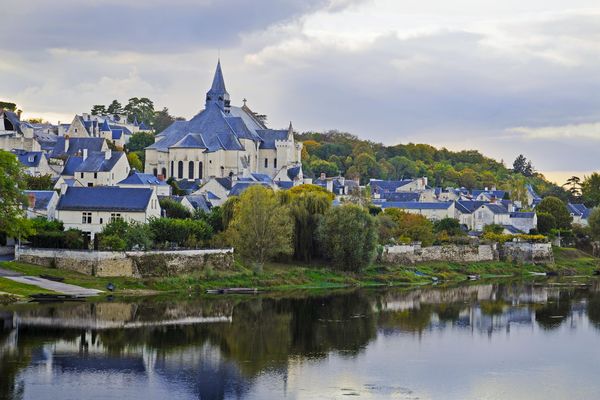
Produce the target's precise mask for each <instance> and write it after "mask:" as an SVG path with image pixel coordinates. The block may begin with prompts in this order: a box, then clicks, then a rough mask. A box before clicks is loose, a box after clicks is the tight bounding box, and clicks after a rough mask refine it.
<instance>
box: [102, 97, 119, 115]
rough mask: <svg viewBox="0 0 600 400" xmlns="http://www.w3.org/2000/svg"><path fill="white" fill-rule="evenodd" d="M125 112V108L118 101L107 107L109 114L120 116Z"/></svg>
mask: <svg viewBox="0 0 600 400" xmlns="http://www.w3.org/2000/svg"><path fill="white" fill-rule="evenodd" d="M122 112H123V106H122V105H121V103H119V102H118V101H117V100H113V101H112V103H110V104H109V105H108V107H106V113H107V114H113V115H114V114H120V113H122Z"/></svg>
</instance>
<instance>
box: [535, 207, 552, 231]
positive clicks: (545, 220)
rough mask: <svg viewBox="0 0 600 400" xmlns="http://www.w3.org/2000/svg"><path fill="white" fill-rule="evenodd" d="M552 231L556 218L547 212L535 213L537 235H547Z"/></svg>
mask: <svg viewBox="0 0 600 400" xmlns="http://www.w3.org/2000/svg"><path fill="white" fill-rule="evenodd" d="M553 229H556V218H554V216H553V215H552V214H550V213H547V212H538V213H537V230H538V232H539V233H541V234H543V235H547V234H548V233H550V232H552V230H553Z"/></svg>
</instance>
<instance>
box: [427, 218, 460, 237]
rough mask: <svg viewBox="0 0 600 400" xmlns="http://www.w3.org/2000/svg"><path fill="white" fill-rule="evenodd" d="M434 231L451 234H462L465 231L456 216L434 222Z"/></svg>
mask: <svg viewBox="0 0 600 400" xmlns="http://www.w3.org/2000/svg"><path fill="white" fill-rule="evenodd" d="M433 231H434V232H435V233H441V232H446V233H447V234H448V235H450V236H457V235H462V234H463V231H462V229H461V228H460V223H459V222H458V220H457V219H456V218H444V219H440V220H439V221H435V222H434V223H433Z"/></svg>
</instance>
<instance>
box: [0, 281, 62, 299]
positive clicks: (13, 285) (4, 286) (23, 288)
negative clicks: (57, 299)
mask: <svg viewBox="0 0 600 400" xmlns="http://www.w3.org/2000/svg"><path fill="white" fill-rule="evenodd" d="M0 292H4V293H8V294H12V295H16V296H21V297H28V296H31V295H32V294H38V293H54V292H52V291H51V290H46V289H42V288H40V287H38V286H34V285H26V284H24V283H19V282H15V281H13V280H10V279H7V278H2V277H0Z"/></svg>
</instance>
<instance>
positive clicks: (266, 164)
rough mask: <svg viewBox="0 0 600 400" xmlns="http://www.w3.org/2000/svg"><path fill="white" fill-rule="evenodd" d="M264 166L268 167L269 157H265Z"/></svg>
mask: <svg viewBox="0 0 600 400" xmlns="http://www.w3.org/2000/svg"><path fill="white" fill-rule="evenodd" d="M265 168H269V159H268V158H265Z"/></svg>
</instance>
